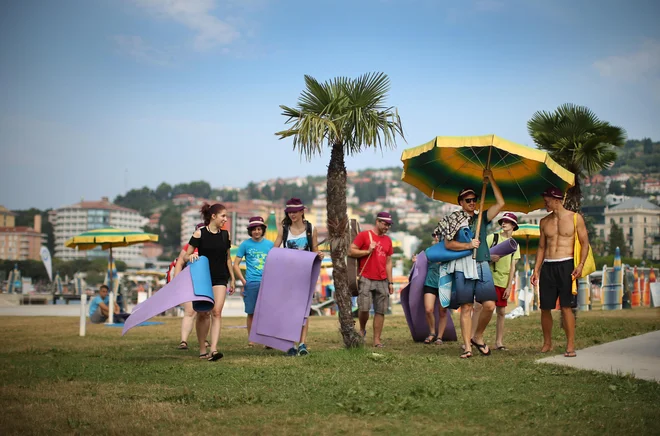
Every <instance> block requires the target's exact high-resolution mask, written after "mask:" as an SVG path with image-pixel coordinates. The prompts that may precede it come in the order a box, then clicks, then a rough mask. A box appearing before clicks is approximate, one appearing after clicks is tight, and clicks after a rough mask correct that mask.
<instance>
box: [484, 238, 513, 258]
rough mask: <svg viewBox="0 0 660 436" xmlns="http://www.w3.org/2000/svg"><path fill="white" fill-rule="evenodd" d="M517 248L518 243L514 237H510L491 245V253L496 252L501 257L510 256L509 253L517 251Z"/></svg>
mask: <svg viewBox="0 0 660 436" xmlns="http://www.w3.org/2000/svg"><path fill="white" fill-rule="evenodd" d="M517 249H518V243H517V242H516V241H515V240H514V239H513V238H509V239H507V240H504V241H502V242H500V243H499V244H497V245H495V246H494V247H491V249H490V254H494V255H496V256H500V257H502V256H508V255H509V254H511V253H513V252H515V251H516V250H517Z"/></svg>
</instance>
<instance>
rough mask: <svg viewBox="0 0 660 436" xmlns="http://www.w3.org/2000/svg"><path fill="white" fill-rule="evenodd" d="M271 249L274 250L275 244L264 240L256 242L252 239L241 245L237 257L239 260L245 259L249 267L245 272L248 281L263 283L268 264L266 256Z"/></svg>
mask: <svg viewBox="0 0 660 436" xmlns="http://www.w3.org/2000/svg"><path fill="white" fill-rule="evenodd" d="M271 248H273V243H272V242H271V241H269V240H268V239H262V240H261V241H259V242H255V241H254V239H252V238H250V239H248V240H246V241H243V242H242V243H241V245H239V247H238V251H237V252H236V256H238V257H239V258H243V257H245V264H246V266H247V268H246V271H245V280H246V281H248V282H260V281H261V275H262V274H263V272H264V263H265V262H266V255H267V254H268V252H269V251H270V249H271Z"/></svg>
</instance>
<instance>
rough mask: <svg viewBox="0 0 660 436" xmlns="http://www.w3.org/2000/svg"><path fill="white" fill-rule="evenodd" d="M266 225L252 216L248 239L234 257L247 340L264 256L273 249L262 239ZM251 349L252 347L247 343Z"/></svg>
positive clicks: (264, 259) (266, 240)
mask: <svg viewBox="0 0 660 436" xmlns="http://www.w3.org/2000/svg"><path fill="white" fill-rule="evenodd" d="M266 228H267V227H266V224H265V223H264V219H263V218H262V217H260V216H253V217H252V218H250V221H249V223H248V226H247V231H248V234H249V235H250V239H248V240H245V241H243V242H242V243H241V245H239V247H238V252H237V253H236V256H235V257H234V274H235V275H236V277H237V278H238V280H240V281H241V283H243V302H244V303H245V313H246V314H247V330H248V338H249V337H250V330H251V329H252V319H253V317H254V308H255V306H256V305H257V296H258V295H259V287H260V286H261V276H262V274H263V271H264V263H266V255H267V254H268V252H269V251H270V249H271V248H273V243H272V242H271V241H269V240H268V239H265V238H264V235H265V234H266ZM243 258H245V265H246V268H245V277H243V273H242V271H241V268H240V265H241V260H243ZM248 345H249V346H250V347H251V346H253V345H254V343H252V342H248Z"/></svg>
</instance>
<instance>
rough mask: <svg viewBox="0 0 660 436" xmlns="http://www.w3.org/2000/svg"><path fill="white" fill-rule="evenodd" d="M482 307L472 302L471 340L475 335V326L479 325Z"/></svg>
mask: <svg viewBox="0 0 660 436" xmlns="http://www.w3.org/2000/svg"><path fill="white" fill-rule="evenodd" d="M482 309H483V306H482V305H481V303H477V302H476V301H475V302H474V305H473V306H472V336H470V337H471V338H474V335H475V334H476V333H477V326H478V325H479V317H480V316H481V312H482Z"/></svg>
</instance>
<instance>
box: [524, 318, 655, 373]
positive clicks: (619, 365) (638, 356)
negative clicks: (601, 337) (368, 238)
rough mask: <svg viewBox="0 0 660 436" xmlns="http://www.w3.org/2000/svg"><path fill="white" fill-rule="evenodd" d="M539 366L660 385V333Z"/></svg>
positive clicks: (637, 337) (556, 359)
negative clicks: (584, 371) (630, 377)
mask: <svg viewBox="0 0 660 436" xmlns="http://www.w3.org/2000/svg"><path fill="white" fill-rule="evenodd" d="M537 362H538V363H551V364H554V365H563V366H571V367H573V368H579V369H588V370H594V371H600V372H608V373H612V374H631V375H632V376H633V377H637V378H641V379H644V380H651V381H657V382H660V330H658V331H655V332H651V333H646V334H643V335H639V336H633V337H631V338H626V339H621V340H618V341H614V342H609V343H607V344H602V345H596V346H594V347H589V348H585V349H583V350H577V357H571V358H568V357H564V355H563V354H560V355H558V356H553V357H547V358H545V359H540V360H537Z"/></svg>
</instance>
